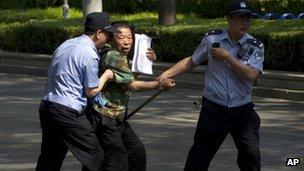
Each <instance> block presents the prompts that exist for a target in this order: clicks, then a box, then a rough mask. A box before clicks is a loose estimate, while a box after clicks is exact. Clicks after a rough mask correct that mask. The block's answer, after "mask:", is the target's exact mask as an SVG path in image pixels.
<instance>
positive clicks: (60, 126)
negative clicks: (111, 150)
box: [36, 101, 104, 171]
mask: <svg viewBox="0 0 304 171" xmlns="http://www.w3.org/2000/svg"><path fill="white" fill-rule="evenodd" d="M39 113H40V125H41V128H42V144H41V153H40V156H39V159H38V163H37V167H36V171H59V170H60V168H61V165H62V162H63V160H64V158H65V156H66V153H67V151H68V150H70V151H71V152H72V153H73V154H74V156H75V157H76V158H77V159H78V160H79V161H80V162H81V163H82V164H83V169H82V170H89V171H99V170H101V165H102V161H103V159H104V153H103V151H102V149H101V146H100V144H99V141H98V139H97V137H96V135H95V133H94V130H93V128H92V126H91V125H90V123H89V121H88V119H87V118H86V116H85V115H84V114H83V113H79V112H78V111H76V110H74V109H71V108H68V107H66V106H63V105H60V104H57V103H52V102H48V101H42V102H41V104H40V109H39Z"/></svg>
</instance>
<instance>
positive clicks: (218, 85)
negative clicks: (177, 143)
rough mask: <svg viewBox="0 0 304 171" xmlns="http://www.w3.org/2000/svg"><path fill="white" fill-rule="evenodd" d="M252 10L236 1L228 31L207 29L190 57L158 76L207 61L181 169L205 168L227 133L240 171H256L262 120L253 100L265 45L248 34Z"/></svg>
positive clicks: (258, 167) (229, 15)
mask: <svg viewBox="0 0 304 171" xmlns="http://www.w3.org/2000/svg"><path fill="white" fill-rule="evenodd" d="M252 18H253V12H252V10H251V8H250V6H249V4H248V2H247V1H235V2H234V3H233V4H232V6H231V7H230V8H229V11H228V14H227V20H228V29H225V30H214V31H211V32H209V33H207V34H206V35H205V36H204V37H203V39H202V41H201V43H200V45H199V46H198V47H197V48H196V50H195V52H194V53H193V55H192V56H190V57H187V58H184V59H183V60H181V61H180V62H178V63H177V64H175V65H174V66H173V67H171V68H170V69H168V70H167V71H165V72H164V73H163V74H162V75H160V76H159V77H158V78H157V79H158V80H159V81H162V80H163V79H165V78H169V77H173V76H175V75H178V74H181V73H184V72H186V71H189V70H192V69H193V68H194V67H196V66H197V65H199V64H201V63H202V62H204V61H207V60H208V64H207V70H206V74H205V87H204V91H203V100H202V108H201V112H200V116H199V120H198V123H197V128H196V132H195V136H194V144H193V146H192V147H191V149H190V151H189V154H188V158H187V161H186V164H185V171H198V170H199V171H202V170H208V167H209V164H210V161H211V160H212V158H213V157H214V155H215V153H216V152H217V150H218V149H219V148H220V146H221V144H222V143H223V141H224V140H225V138H226V136H227V134H228V133H229V134H231V136H232V137H233V140H234V143H235V145H236V147H237V150H238V158H237V163H238V166H239V168H240V170H242V171H257V170H260V168H261V164H260V147H259V127H260V118H259V116H258V115H257V113H256V112H255V110H254V104H253V103H252V102H251V91H252V87H253V83H254V81H255V80H256V79H257V78H258V77H259V75H260V74H261V73H262V71H263V60H264V46H263V44H262V43H261V42H260V41H258V40H256V39H255V38H254V37H252V36H251V35H249V34H248V33H247V31H248V29H249V27H250V24H251V21H252Z"/></svg>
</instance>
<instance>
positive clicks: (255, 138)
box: [231, 108, 261, 171]
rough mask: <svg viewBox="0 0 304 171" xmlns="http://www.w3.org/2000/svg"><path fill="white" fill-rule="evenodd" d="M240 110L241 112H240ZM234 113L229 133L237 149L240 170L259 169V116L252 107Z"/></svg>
mask: <svg viewBox="0 0 304 171" xmlns="http://www.w3.org/2000/svg"><path fill="white" fill-rule="evenodd" d="M241 112H242V113H241ZM241 112H240V113H239V114H238V115H236V117H238V118H241V119H238V122H237V123H235V124H234V125H235V126H234V127H233V129H232V132H231V135H232V137H233V140H234V142H235V145H236V147H237V149H238V159H237V163H238V166H239V168H240V170H241V171H259V170H261V161H260V160H261V159H260V158H261V157H260V147H259V127H260V118H259V116H258V115H257V113H256V112H255V111H254V110H253V108H251V109H250V108H249V111H246V110H245V112H244V110H243V111H242V110H241Z"/></svg>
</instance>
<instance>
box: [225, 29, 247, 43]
mask: <svg viewBox="0 0 304 171" xmlns="http://www.w3.org/2000/svg"><path fill="white" fill-rule="evenodd" d="M247 38H248V34H247V33H245V34H244V36H243V37H242V38H241V39H240V40H239V41H238V42H236V43H235V44H238V45H242V44H243V43H244V42H245V41H246V39H247ZM221 40H227V41H228V42H229V43H230V44H233V43H232V41H231V39H230V37H229V35H228V30H225V31H224V32H223V34H222V37H221Z"/></svg>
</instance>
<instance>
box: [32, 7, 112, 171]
mask: <svg viewBox="0 0 304 171" xmlns="http://www.w3.org/2000/svg"><path fill="white" fill-rule="evenodd" d="M117 32H118V31H117V29H115V28H114V27H112V26H111V25H110V21H109V16H108V14H107V13H105V12H93V13H90V14H88V15H87V16H86V20H85V23H84V34H83V35H81V36H79V37H76V38H73V39H69V40H66V41H65V42H64V43H62V44H61V45H60V46H59V47H58V48H57V49H56V50H55V52H54V54H53V56H52V61H51V64H50V67H49V71H48V77H47V81H46V85H45V89H44V93H43V98H42V100H41V103H40V108H39V114H40V115H39V116H40V125H41V128H42V143H41V153H40V155H39V159H38V162H37V166H36V171H60V169H61V165H62V162H63V160H64V158H65V156H66V153H67V152H68V150H69V151H71V152H72V153H73V154H74V156H75V157H76V158H77V159H78V160H79V161H80V162H81V163H82V164H83V169H82V170H83V171H87V170H89V171H100V170H101V165H102V162H103V159H104V153H103V150H102V149H101V146H100V144H99V141H98V139H97V137H96V135H95V133H94V130H93V128H92V126H91V125H90V123H89V121H88V119H87V118H86V116H85V115H84V113H83V110H84V108H85V107H86V104H87V97H93V96H95V95H96V94H97V93H98V92H100V91H101V89H102V88H103V86H104V84H105V83H106V82H107V81H108V80H109V81H110V80H111V79H113V72H112V71H111V70H106V71H105V72H104V74H103V75H102V76H101V77H100V78H98V77H97V74H98V63H99V56H98V50H99V49H101V48H102V47H103V46H104V45H105V43H106V41H107V39H108V36H109V34H110V33H111V34H112V33H117Z"/></svg>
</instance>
